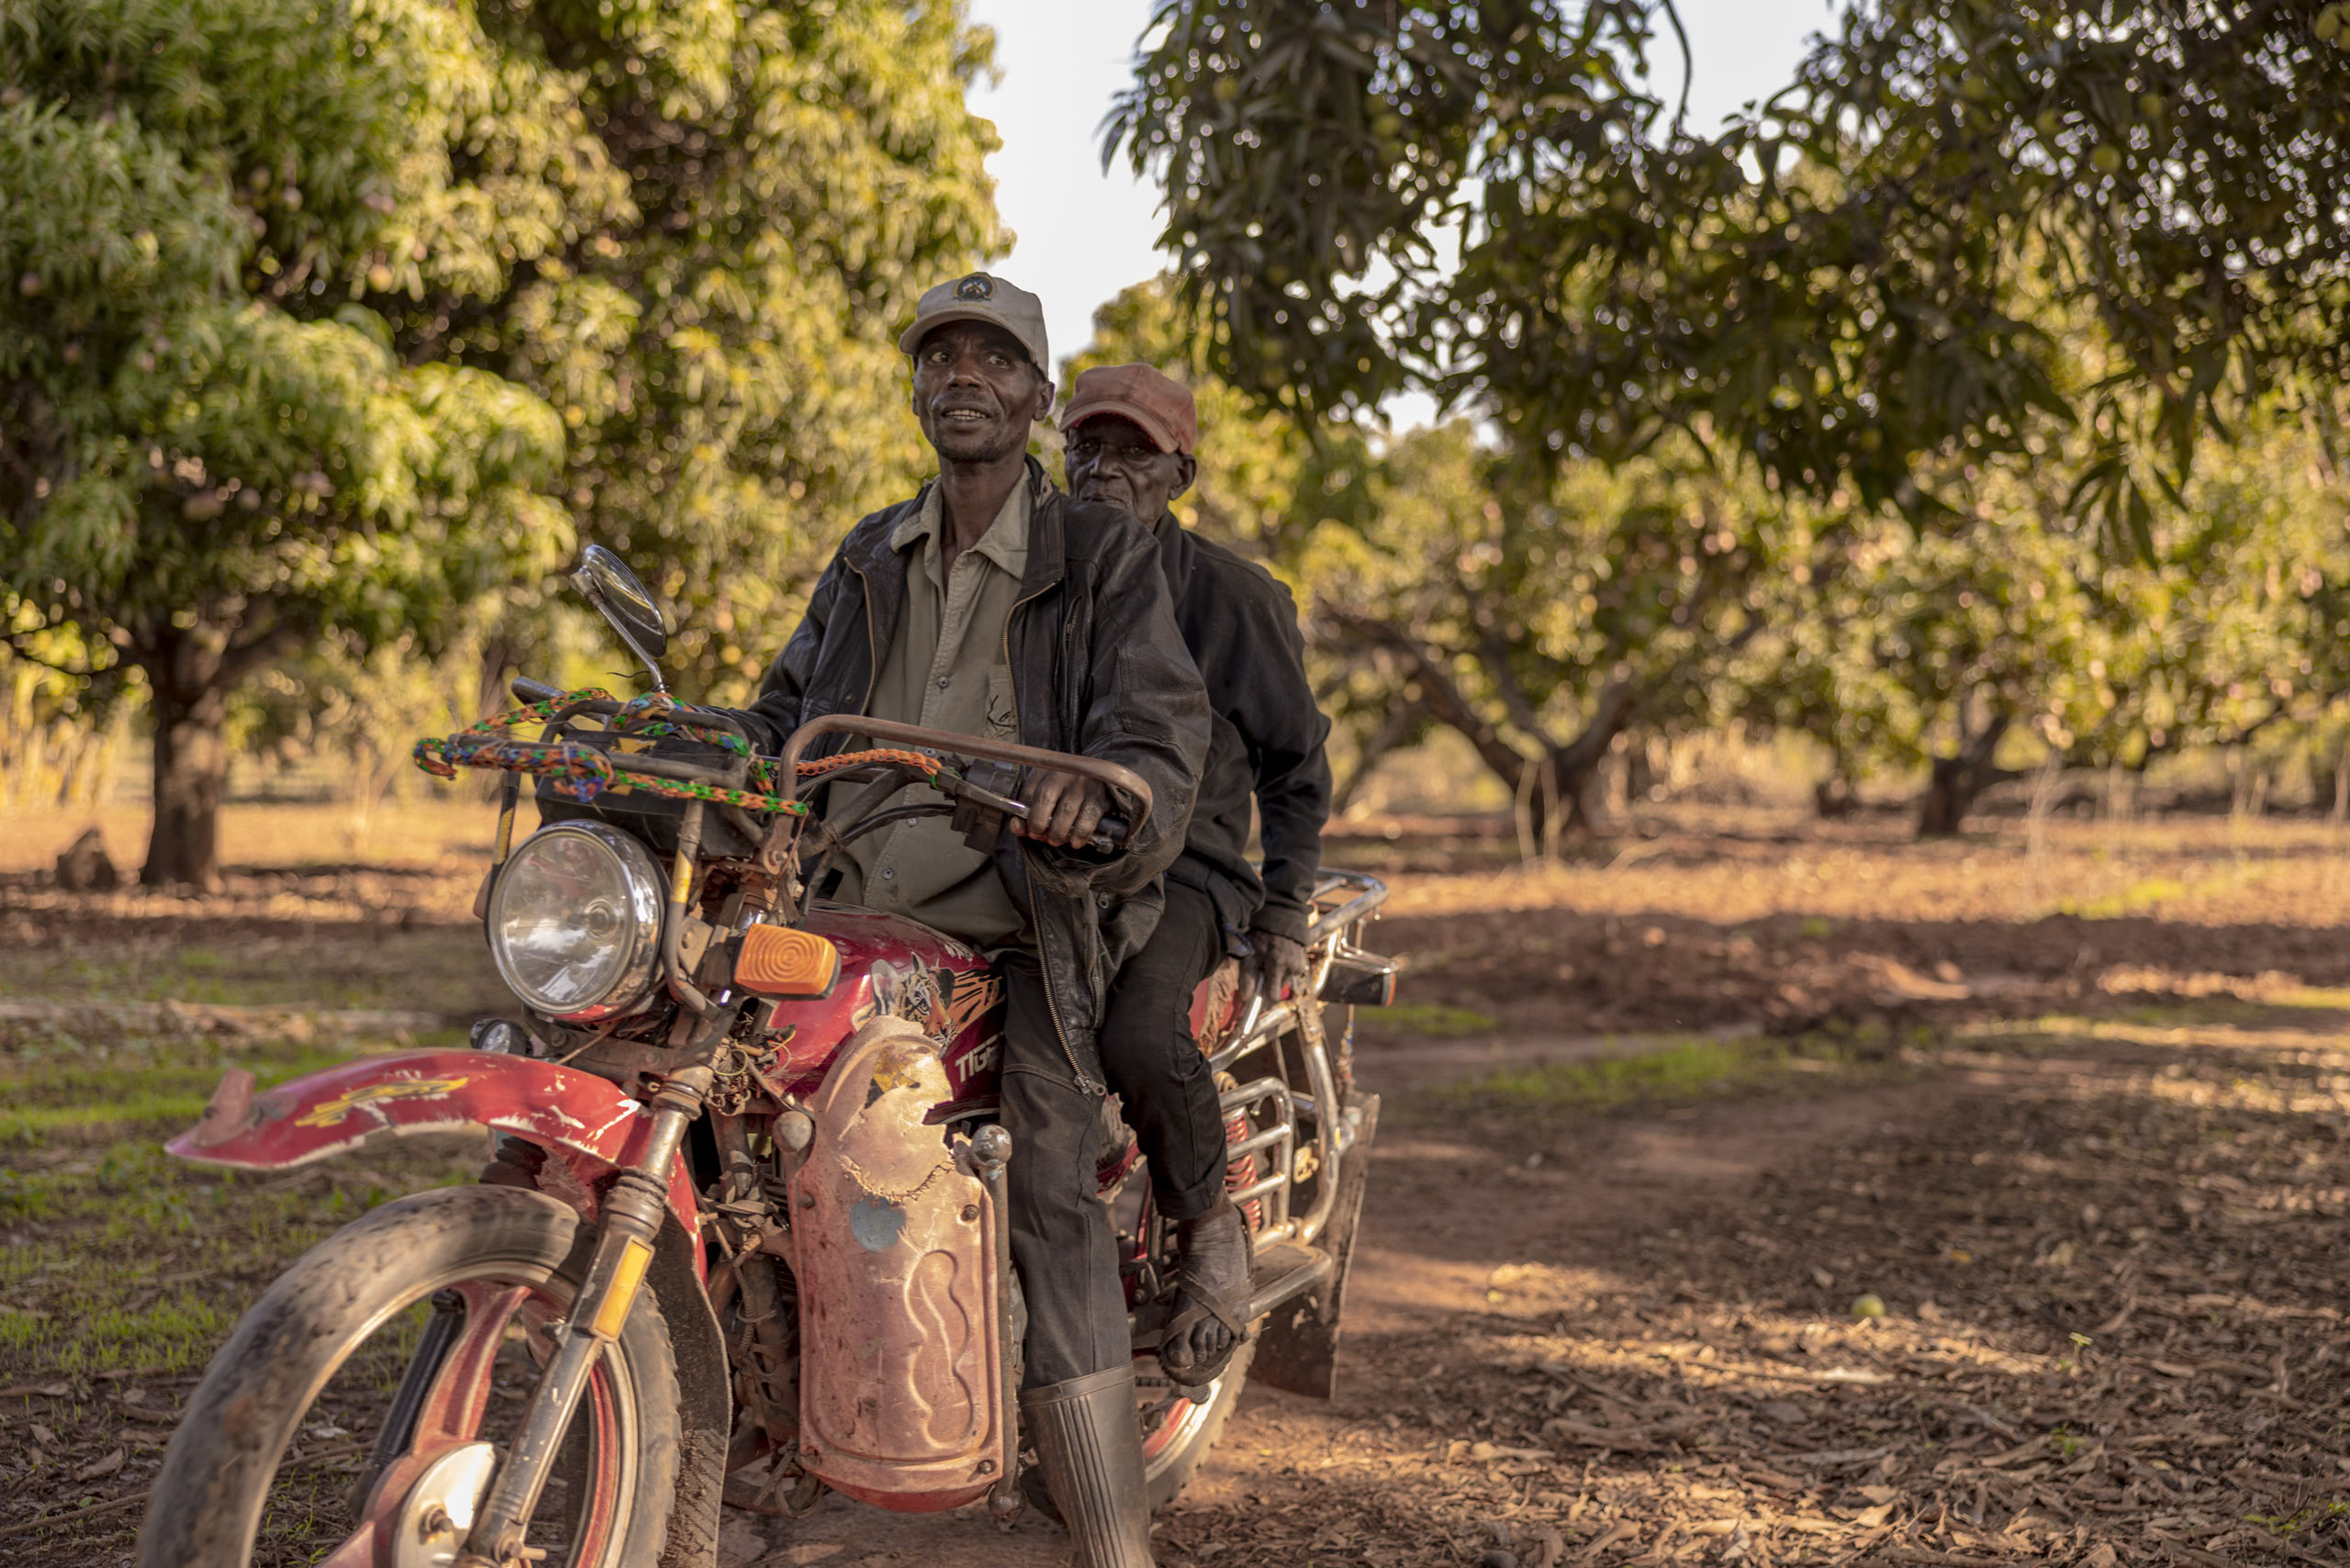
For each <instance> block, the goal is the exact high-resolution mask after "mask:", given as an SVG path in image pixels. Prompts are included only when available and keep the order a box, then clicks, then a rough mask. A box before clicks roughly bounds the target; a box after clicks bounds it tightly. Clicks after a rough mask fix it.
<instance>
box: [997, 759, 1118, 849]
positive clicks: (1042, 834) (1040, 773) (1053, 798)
mask: <svg viewBox="0 0 2350 1568" xmlns="http://www.w3.org/2000/svg"><path fill="white" fill-rule="evenodd" d="M1109 810H1110V790H1109V787H1108V786H1107V785H1105V784H1102V783H1099V782H1097V781H1095V780H1094V779H1091V778H1079V777H1078V776H1077V775H1076V774H1074V773H1055V772H1052V771H1050V770H1048V769H1045V768H1038V769H1036V770H1035V772H1034V773H1032V774H1031V775H1030V777H1029V785H1028V814H1027V815H1026V816H1025V817H1015V818H1014V819H1013V823H1012V831H1013V833H1015V834H1019V835H1020V836H1021V837H1023V838H1033V839H1035V840H1036V841H1037V842H1038V843H1039V844H1049V845H1052V846H1055V847H1057V848H1060V849H1083V848H1087V847H1090V846H1091V845H1092V843H1093V835H1094V834H1095V833H1096V832H1097V831H1098V830H1099V829H1100V828H1101V826H1102V816H1103V815H1104V814H1105V813H1107V812H1108V811H1109Z"/></svg>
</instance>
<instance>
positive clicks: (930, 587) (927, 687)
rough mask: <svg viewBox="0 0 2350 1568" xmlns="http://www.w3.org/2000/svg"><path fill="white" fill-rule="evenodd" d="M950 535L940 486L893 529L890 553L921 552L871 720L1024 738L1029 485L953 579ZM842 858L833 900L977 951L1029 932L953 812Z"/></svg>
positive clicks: (919, 795) (902, 796)
mask: <svg viewBox="0 0 2350 1568" xmlns="http://www.w3.org/2000/svg"><path fill="white" fill-rule="evenodd" d="M945 533H946V509H945V504H944V502H943V501H942V500H941V499H940V496H939V487H938V486H937V484H936V483H935V482H934V483H933V484H932V485H931V486H930V487H929V488H928V489H927V490H925V491H924V492H923V502H922V506H921V508H920V509H919V510H916V511H915V512H914V513H913V514H912V516H910V517H908V518H907V519H906V520H905V521H902V522H901V523H899V524H898V526H897V527H896V528H895V529H893V530H891V531H890V548H891V549H893V550H898V551H906V550H913V551H917V552H919V555H918V558H917V559H915V560H913V561H912V562H910V563H908V566H909V569H908V571H907V573H906V602H905V604H904V606H903V607H902V609H901V612H900V614H899V616H898V634H897V638H896V641H895V642H893V643H892V644H891V645H890V647H889V648H888V649H887V650H886V651H885V652H884V654H883V655H882V659H881V668H880V670H879V672H878V674H877V675H876V676H875V678H874V681H873V695H872V698H871V700H869V701H867V704H866V708H865V711H866V715H867V717H868V718H874V719H890V720H894V721H896V722H899V723H902V724H920V725H922V726H923V728H925V729H933V730H950V731H952V732H954V733H955V734H962V735H984V736H987V737H988V738H990V739H992V740H1002V741H1017V740H1018V739H1019V738H1020V715H1019V713H1018V711H1017V710H1016V709H1015V708H1014V707H1013V692H1012V666H1011V663H1010V657H1009V648H1008V639H1007V636H1006V633H1007V632H1008V630H1009V626H1010V622H1011V618H1012V607H1013V604H1014V603H1015V602H1016V601H1017V600H1018V599H1019V598H1020V579H1021V577H1022V575H1023V574H1024V572H1025V571H1026V570H1027V567H1028V487H1027V486H1026V485H1024V484H1021V485H1014V486H1013V487H1012V494H1011V496H1010V497H1009V498H1006V499H1005V501H1004V503H1003V510H1002V511H1000V512H998V513H996V515H995V521H993V522H991V523H990V524H989V525H988V531H987V532H985V533H983V534H981V535H980V536H979V543H977V544H974V545H972V546H971V547H970V548H969V549H968V550H966V551H964V552H963V554H961V555H959V556H957V558H956V561H955V570H954V573H953V575H952V576H951V577H950V576H949V575H948V574H947V572H946V564H945V559H946V558H945V552H944V551H943V550H942V549H941V547H940V545H941V541H942V539H943V537H944V535H945ZM857 744H858V745H866V744H867V743H866V742H863V741H859V742H858V743H857ZM941 749H945V748H941ZM863 788H864V786H863V785H861V784H841V785H835V786H834V794H833V796H832V798H831V800H830V801H829V804H830V805H831V806H833V807H834V808H837V807H839V806H841V805H843V804H845V802H846V801H847V799H848V798H849V797H850V796H852V795H854V794H856V792H857V791H858V790H862V789H863ZM938 800H939V796H938V795H937V793H936V792H935V791H934V790H930V789H929V788H927V787H926V786H923V785H908V786H907V787H906V788H905V789H903V790H900V791H899V792H898V793H897V794H895V795H893V796H891V797H890V800H889V801H887V802H886V803H885V804H884V805H883V806H882V807H881V808H880V809H881V810H884V811H887V810H890V809H892V808H894V807H898V806H907V805H921V804H928V803H932V802H935V801H938ZM841 862H842V876H841V881H840V886H839V888H838V889H837V890H835V891H834V892H833V893H832V894H831V895H830V896H832V897H833V898H835V899H838V900H839V901H840V902H843V903H858V904H864V905H866V906H867V908H871V909H878V910H884V911H887V912H888V913H891V914H902V915H906V916H909V917H910V918H912V919H914V920H919V921H921V922H922V923H923V924H924V925H928V926H931V927H932V928H934V929H935V930H939V931H943V932H945V933H946V935H949V936H957V937H960V938H961V939H962V940H964V941H966V942H968V943H970V944H972V945H973V946H979V947H991V946H1001V945H1002V944H1004V943H1007V942H1010V941H1013V939H1014V938H1016V937H1017V936H1018V935H1020V932H1021V928H1022V926H1023V925H1024V924H1025V923H1024V921H1023V920H1022V919H1021V917H1020V912H1019V910H1018V909H1016V908H1015V907H1013V902H1012V896H1011V894H1010V893H1008V892H1007V891H1006V890H1004V886H1003V879H1002V877H1001V876H999V875H998V874H997V872H996V869H995V863H994V857H992V856H990V855H989V854H987V853H985V852H983V851H980V850H977V849H973V848H972V847H971V846H968V845H967V844H965V843H964V842H963V835H962V834H959V833H957V831H956V830H955V828H954V827H953V826H952V824H951V823H949V821H948V819H947V818H946V817H944V816H934V817H917V818H915V819H913V820H912V821H911V822H902V823H898V824H896V825H895V826H893V827H886V828H883V829H882V830H880V831H879V832H878V833H874V834H867V836H866V837H863V838H860V839H857V840H856V841H855V842H854V843H852V844H851V845H849V846H848V848H847V850H846V851H845V853H844V854H843V855H842V857H841Z"/></svg>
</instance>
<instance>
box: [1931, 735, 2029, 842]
mask: <svg viewBox="0 0 2350 1568" xmlns="http://www.w3.org/2000/svg"><path fill="white" fill-rule="evenodd" d="M2009 722H2011V721H2010V720H2009V717H2008V715H2006V714H2005V713H2000V714H1997V715H1995V716H1994V717H1993V718H1992V720H1991V722H1989V723H1987V724H1986V725H1984V726H1983V728H1982V730H1981V731H1979V732H1978V733H1977V734H1974V735H1971V736H1970V735H1964V734H1962V735H1961V736H1960V737H1959V745H1958V754H1957V755H1956V756H1938V757H1936V758H1934V770H1933V776H1932V777H1931V778H1930V779H1929V780H1928V781H1927V784H1926V798H1925V801H1924V802H1923V803H1922V804H1921V805H1920V806H1919V811H1918V836H1919V838H1950V837H1953V836H1954V835H1955V834H1957V833H1958V831H1959V829H1960V827H1961V826H1962V825H1964V823H1965V821H1966V813H1967V812H1970V811H1972V810H1974V809H1975V800H1976V799H1977V798H1978V797H1979V796H1981V794H1982V793H1983V791H1984V790H1987V789H1989V788H1990V787H1991V786H1992V785H1994V784H1996V783H1997V782H1998V781H1999V780H2000V779H2002V778H2006V777H2007V775H2006V774H2005V773H2003V772H2001V771H2000V769H1999V767H1998V766H1997V764H1996V763H1994V762H1993V761H1992V760H1991V758H1992V756H1993V754H1994V753H1996V752H1997V750H1998V749H1999V738H2000V737H2001V736H2002V735H2005V734H2007V733H2008V725H2009Z"/></svg>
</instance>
